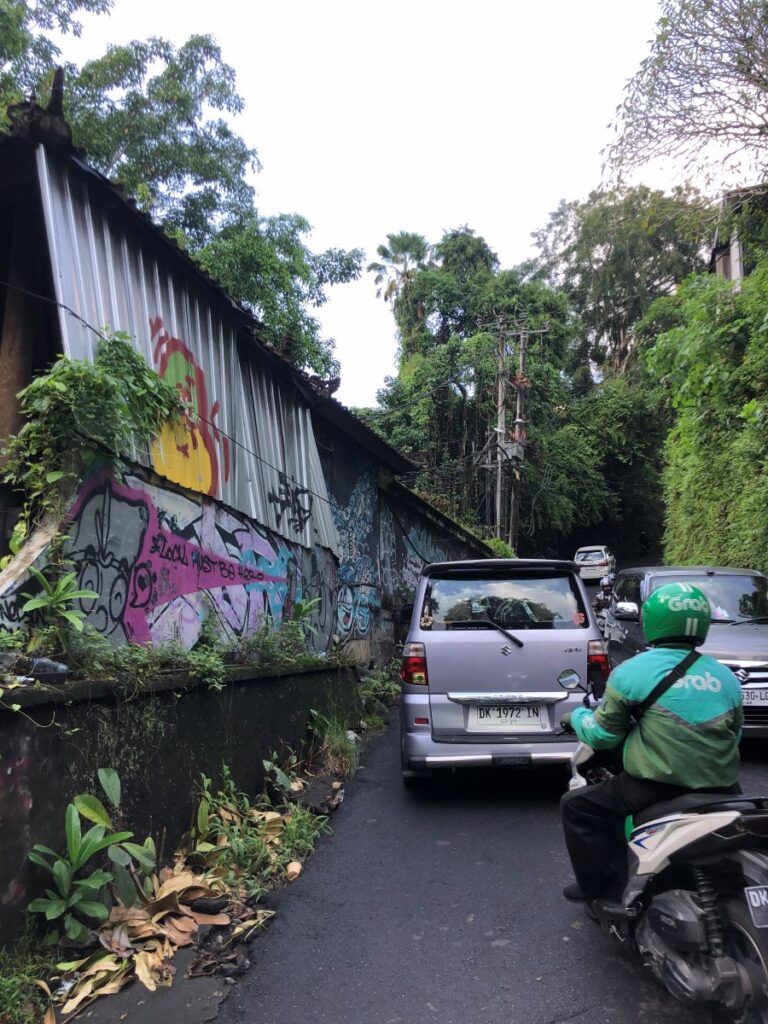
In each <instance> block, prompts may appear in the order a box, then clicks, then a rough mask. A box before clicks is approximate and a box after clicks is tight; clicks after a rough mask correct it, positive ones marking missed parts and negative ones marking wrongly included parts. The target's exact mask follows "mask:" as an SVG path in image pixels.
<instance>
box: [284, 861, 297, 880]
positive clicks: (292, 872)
mask: <svg viewBox="0 0 768 1024" xmlns="http://www.w3.org/2000/svg"><path fill="white" fill-rule="evenodd" d="M300 874H301V863H300V861H298V860H292V861H290V862H289V863H288V864H286V865H285V877H286V878H287V879H288V881H289V882H293V881H294V880H295V879H297V878H298V877H299V875H300Z"/></svg>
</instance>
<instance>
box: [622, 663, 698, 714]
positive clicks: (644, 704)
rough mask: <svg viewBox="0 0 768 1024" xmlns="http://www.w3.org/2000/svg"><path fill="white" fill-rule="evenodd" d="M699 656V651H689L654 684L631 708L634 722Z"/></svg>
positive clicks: (680, 677)
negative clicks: (645, 695)
mask: <svg viewBox="0 0 768 1024" xmlns="http://www.w3.org/2000/svg"><path fill="white" fill-rule="evenodd" d="M699 656H700V652H699V651H689V653H688V654H686V656H685V657H684V658H683V660H682V661H681V662H680V663H679V664H677V665H675V667H674V668H673V669H672V671H671V672H670V673H669V675H666V676H664V678H663V679H662V680H661V682H659V683H657V684H656V685H655V686H654V688H653V689H652V690H651V692H650V693H649V694H648V696H647V697H646V698H645V700H643V701H640V703H639V704H637V705H636V706H635V707H633V708H632V715H633V717H634V719H635V721H636V722H639V721H640V719H641V718H642V717H643V715H644V714H645V712H646V711H647V710H648V708H649V707H650V706H651V704H655V703H656V701H657V700H658V699H659V697H661V696H662V694H664V693H666V692H667V690H668V689H669V688H670V686H674V685H675V683H676V682H677V681H678V679H682V678H683V676H684V675H685V673H686V672H687V671H688V669H689V668H690V667H691V665H692V664H693V663H694V661H696V659H697V658H698V657H699Z"/></svg>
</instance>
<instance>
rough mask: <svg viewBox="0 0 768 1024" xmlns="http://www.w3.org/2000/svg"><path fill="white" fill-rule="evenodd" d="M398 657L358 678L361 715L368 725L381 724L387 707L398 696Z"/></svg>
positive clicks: (395, 701) (399, 683) (399, 685)
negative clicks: (374, 720) (361, 704)
mask: <svg viewBox="0 0 768 1024" xmlns="http://www.w3.org/2000/svg"><path fill="white" fill-rule="evenodd" d="M401 685H402V682H401V679H400V659H399V658H392V659H391V661H389V663H388V664H387V665H385V666H384V667H383V668H380V669H377V670H376V671H374V672H369V673H368V674H367V675H365V676H363V678H362V679H361V680H360V697H361V700H362V703H363V715H364V716H365V720H366V723H367V724H368V726H369V727H373V725H374V722H373V719H374V718H375V719H376V720H377V722H376V724H383V721H384V718H383V716H384V715H385V714H386V711H387V708H390V707H392V705H393V704H396V703H397V701H398V699H399V697H400V688H401Z"/></svg>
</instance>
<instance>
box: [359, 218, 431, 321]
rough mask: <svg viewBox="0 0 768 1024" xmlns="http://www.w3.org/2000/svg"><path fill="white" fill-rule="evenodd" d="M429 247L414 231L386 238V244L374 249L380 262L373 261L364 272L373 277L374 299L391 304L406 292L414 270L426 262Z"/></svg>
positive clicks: (401, 232)
mask: <svg viewBox="0 0 768 1024" xmlns="http://www.w3.org/2000/svg"><path fill="white" fill-rule="evenodd" d="M429 253H430V247H429V245H428V244H427V240H426V238H424V236H423V235H417V234H416V233H415V232H413V231H400V232H399V233H398V234H396V235H387V244H386V245H380V246H378V248H377V249H376V255H377V256H378V257H379V259H380V260H382V261H383V262H381V263H380V262H377V261H375V260H374V261H373V262H372V263H369V264H368V267H367V270H368V272H369V273H371V274H374V275H375V276H374V279H373V283H374V284H375V285H376V298H377V299H380V298H383V299H384V301H385V302H391V303H393V304H394V302H395V300H396V299H397V298H398V297H399V296H400V295H401V294H402V293H403V292H404V291H407V288H408V285H409V284H410V282H411V281H412V280H413V277H414V275H415V273H416V271H417V270H420V269H421V268H422V267H423V266H424V264H425V263H426V262H427V260H428V259H429Z"/></svg>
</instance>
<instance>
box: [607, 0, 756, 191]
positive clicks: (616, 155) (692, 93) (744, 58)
mask: <svg viewBox="0 0 768 1024" xmlns="http://www.w3.org/2000/svg"><path fill="white" fill-rule="evenodd" d="M615 127H616V129H617V131H618V132H619V136H618V139H617V141H616V143H615V144H614V145H612V146H611V147H609V150H608V157H609V160H610V162H611V164H612V165H613V166H614V168H616V169H617V170H618V171H619V172H622V171H624V170H625V169H631V168H634V167H638V166H640V165H642V164H644V163H646V162H647V161H649V160H653V159H656V158H659V157H678V158H680V159H682V160H683V161H684V165H685V167H686V170H688V171H690V170H693V169H694V168H701V167H702V166H703V165H705V164H708V165H709V166H714V165H715V164H716V165H718V166H722V167H725V168H728V169H733V170H736V171H739V170H743V169H744V168H745V166H747V165H748V164H751V165H752V169H753V170H754V169H756V170H757V171H758V172H759V174H760V177H761V178H762V176H763V175H764V171H765V169H766V150H765V137H766V132H767V131H768V8H766V5H765V3H764V2H763V0H663V2H662V4H661V18H660V19H659V22H658V25H657V29H656V37H655V39H654V40H653V41H652V43H651V49H650V53H649V54H648V56H647V57H646V58H645V60H644V61H643V62H642V63H641V65H640V68H639V70H638V71H637V73H636V74H635V76H634V77H633V78H632V79H631V80H630V82H629V83H628V85H627V88H626V96H625V98H624V100H623V102H622V103H621V104H620V105H619V107H618V109H617V112H616V121H615Z"/></svg>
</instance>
